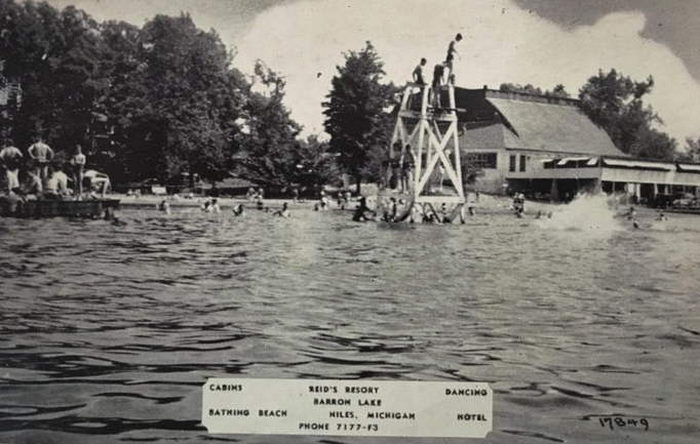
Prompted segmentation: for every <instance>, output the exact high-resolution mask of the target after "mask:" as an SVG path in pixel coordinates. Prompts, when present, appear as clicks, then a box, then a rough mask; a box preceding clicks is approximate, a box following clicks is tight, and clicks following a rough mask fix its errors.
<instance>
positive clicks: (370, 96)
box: [323, 42, 395, 193]
mask: <svg viewBox="0 0 700 444" xmlns="http://www.w3.org/2000/svg"><path fill="white" fill-rule="evenodd" d="M344 55H345V64H344V65H343V66H338V67H337V70H338V74H337V75H335V76H334V77H333V80H332V89H331V92H330V93H329V94H328V96H326V97H327V99H328V100H327V101H326V102H323V107H324V108H325V109H324V111H323V114H324V115H325V116H326V120H325V122H324V126H325V129H326V132H327V133H328V134H330V136H331V140H330V148H331V151H332V152H335V153H337V154H338V163H339V165H340V167H341V168H342V169H343V170H344V171H345V172H347V173H349V174H350V175H351V176H353V177H354V178H355V181H356V184H357V192H358V193H359V192H360V187H361V185H360V184H361V181H362V172H363V168H364V167H365V166H366V164H367V162H368V153H369V152H370V151H371V150H372V149H377V147H382V148H383V147H386V146H388V143H389V135H390V134H391V132H390V131H389V128H390V115H389V114H388V113H387V112H386V110H387V109H388V107H389V106H390V105H391V103H392V100H393V94H394V91H395V88H394V87H393V85H386V84H382V83H381V80H382V78H383V76H384V74H385V73H384V69H383V63H382V61H381V60H380V58H379V55H378V54H377V52H376V50H375V49H374V46H372V43H370V42H367V43H366V45H365V47H364V48H363V49H362V50H360V51H350V52H348V53H345V54H344Z"/></svg>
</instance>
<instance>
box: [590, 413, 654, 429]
mask: <svg viewBox="0 0 700 444" xmlns="http://www.w3.org/2000/svg"><path fill="white" fill-rule="evenodd" d="M598 421H600V426H601V427H606V426H607V427H610V430H614V429H616V428H617V429H621V428H623V427H629V428H643V429H644V431H645V432H646V431H647V430H649V421H648V420H647V419H646V418H639V419H636V418H623V417H622V416H603V417H600V418H598Z"/></svg>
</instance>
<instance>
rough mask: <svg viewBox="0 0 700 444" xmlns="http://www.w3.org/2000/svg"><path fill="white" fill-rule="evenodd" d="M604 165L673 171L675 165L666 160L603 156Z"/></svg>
mask: <svg viewBox="0 0 700 444" xmlns="http://www.w3.org/2000/svg"><path fill="white" fill-rule="evenodd" d="M603 165H604V166H607V167H614V168H615V167H617V168H633V169H644V170H660V171H671V170H673V169H674V165H673V164H671V163H665V162H648V161H643V160H623V159H607V158H603Z"/></svg>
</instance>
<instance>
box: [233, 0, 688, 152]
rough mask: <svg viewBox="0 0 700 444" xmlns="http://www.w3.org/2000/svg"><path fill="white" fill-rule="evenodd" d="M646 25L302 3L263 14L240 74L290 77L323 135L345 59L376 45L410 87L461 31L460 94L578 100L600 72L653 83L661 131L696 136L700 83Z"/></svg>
mask: <svg viewBox="0 0 700 444" xmlns="http://www.w3.org/2000/svg"><path fill="white" fill-rule="evenodd" d="M645 20H646V19H645V16H644V15H643V14H642V13H641V12H620V13H613V14H609V15H607V16H605V17H603V18H601V19H600V20H599V21H597V22H596V23H594V24H593V25H590V26H581V27H577V28H574V29H573V30H565V29H562V28H561V27H560V26H558V25H556V24H554V23H552V22H550V21H547V20H545V19H543V18H541V17H539V16H538V15H536V14H533V13H530V12H528V11H525V10H522V9H520V8H519V7H518V6H517V5H516V4H515V3H513V2H512V1H511V0H493V1H489V2H485V1H469V2H465V1H463V0H442V1H440V2H439V3H434V2H427V1H421V0H382V1H371V0H366V1H352V2H350V1H340V0H317V1H303V2H298V3H293V4H287V5H282V6H277V7H274V8H271V9H269V10H267V11H265V12H263V13H261V14H259V15H258V16H257V17H256V18H255V19H254V21H253V23H252V24H251V25H250V28H249V30H248V32H247V33H245V34H244V36H243V37H242V38H239V39H238V41H237V42H236V46H237V47H238V56H237V59H236V65H237V66H238V67H240V68H243V69H244V70H245V68H248V67H252V66H253V63H254V61H255V60H256V59H258V58H259V59H262V60H263V61H265V62H266V64H267V65H269V66H270V67H271V68H273V69H275V70H277V71H279V72H281V73H282V74H284V75H285V76H286V79H287V98H286V101H287V104H288V106H289V108H290V109H291V110H292V116H293V117H294V118H295V119H296V120H297V121H298V122H300V123H301V124H303V125H304V126H305V130H306V132H308V133H315V132H321V131H323V123H322V122H323V116H322V114H321V112H322V108H321V101H322V100H323V99H324V97H325V95H326V94H327V93H328V91H329V88H330V81H331V78H332V77H333V75H334V74H335V72H336V65H340V64H342V63H343V60H344V59H343V55H342V52H344V51H348V50H359V49H361V48H362V47H363V46H364V42H365V41H366V40H370V41H372V43H373V44H374V45H375V47H376V48H377V51H378V52H379V54H380V56H381V57H382V59H383V61H384V62H385V70H386V72H387V79H388V80H392V81H394V82H396V83H397V84H402V83H404V82H405V81H407V80H408V79H409V77H410V73H411V71H412V69H413V67H414V66H415V64H416V63H417V62H418V60H419V59H420V58H421V57H426V58H428V64H429V66H432V65H433V64H434V63H436V62H438V61H440V60H442V59H443V58H444V57H445V52H446V48H447V44H448V43H449V41H450V40H451V39H452V37H453V36H454V34H456V33H457V32H461V33H462V34H464V35H465V40H463V41H462V42H461V43H460V44H459V47H458V49H459V51H460V54H461V59H459V60H457V61H456V64H455V72H456V74H457V84H458V85H459V86H463V87H467V88H480V87H482V86H483V85H488V86H489V87H491V88H497V87H498V85H500V83H502V82H513V83H522V84H524V83H532V84H533V85H536V86H540V87H543V88H552V87H553V86H554V85H556V84H557V83H563V84H564V85H565V86H566V88H567V90H568V91H569V92H571V93H573V94H576V93H577V91H578V88H579V87H580V86H581V85H582V84H583V83H584V82H585V81H586V79H587V78H588V77H590V76H591V75H594V74H596V73H597V72H598V70H599V69H603V70H607V69H610V68H616V69H617V70H619V71H622V72H623V73H625V74H627V75H630V76H632V77H633V78H635V79H640V80H641V79H644V78H646V77H647V76H648V75H649V74H652V75H653V76H654V79H655V81H656V86H655V89H654V92H653V94H652V95H651V96H650V97H649V99H648V101H649V103H650V104H651V105H652V106H653V107H654V109H655V110H656V111H657V112H658V113H659V114H660V116H661V117H662V119H663V120H664V121H665V126H664V127H663V128H661V129H662V130H664V131H667V132H668V133H670V134H671V135H672V136H674V137H676V138H678V139H679V140H682V139H683V138H684V137H686V136H698V135H700V123H698V121H699V120H700V119H698V118H697V116H700V101H698V100H696V99H697V98H698V97H700V84H698V82H696V81H695V80H694V79H693V77H692V76H691V75H690V74H689V73H688V71H687V69H686V67H685V65H684V64H683V62H682V61H681V60H680V59H679V58H678V57H676V56H675V55H674V54H673V52H672V51H671V50H670V49H669V48H668V47H666V46H664V45H662V44H659V43H656V42H654V41H652V40H650V39H647V38H644V37H642V36H641V35H640V34H641V31H642V30H643V29H644V25H645ZM319 73H321V75H320V76H319V75H318V74H319Z"/></svg>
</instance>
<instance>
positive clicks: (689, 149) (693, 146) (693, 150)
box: [676, 137, 700, 162]
mask: <svg viewBox="0 0 700 444" xmlns="http://www.w3.org/2000/svg"><path fill="white" fill-rule="evenodd" d="M676 159H677V160H679V161H681V162H700V137H698V138H697V139H693V138H690V137H688V138H686V139H685V150H684V151H683V152H680V153H678V155H677V156H676Z"/></svg>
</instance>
